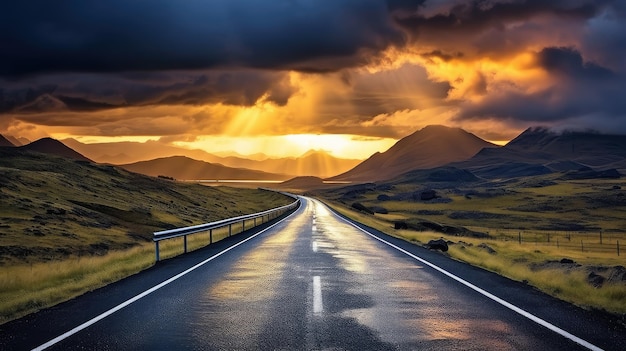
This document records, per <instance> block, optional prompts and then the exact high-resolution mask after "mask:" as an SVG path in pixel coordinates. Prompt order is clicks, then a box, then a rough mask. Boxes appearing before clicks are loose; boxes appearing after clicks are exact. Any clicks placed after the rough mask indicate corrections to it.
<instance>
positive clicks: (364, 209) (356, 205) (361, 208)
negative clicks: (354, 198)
mask: <svg viewBox="0 0 626 351" xmlns="http://www.w3.org/2000/svg"><path fill="white" fill-rule="evenodd" d="M352 208H354V209H355V210H359V211H361V212H365V213H369V214H374V212H373V211H372V210H370V209H369V208H367V207H365V205H363V204H362V203H360V202H355V203H353V204H352Z"/></svg>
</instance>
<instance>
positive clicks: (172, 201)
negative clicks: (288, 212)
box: [0, 150, 293, 323]
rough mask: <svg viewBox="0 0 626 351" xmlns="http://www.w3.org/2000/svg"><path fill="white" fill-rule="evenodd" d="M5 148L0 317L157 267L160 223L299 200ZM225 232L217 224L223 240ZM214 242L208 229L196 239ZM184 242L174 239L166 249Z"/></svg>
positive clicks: (180, 223)
mask: <svg viewBox="0 0 626 351" xmlns="http://www.w3.org/2000/svg"><path fill="white" fill-rule="evenodd" d="M0 156H1V157H0V323H4V322H6V321H8V320H11V319H13V318H16V317H19V316H22V315H25V314H27V313H30V312H33V311H36V310H38V309H40V308H43V307H47V306H51V305H54V304H56V303H59V302H61V301H64V300H68V299H70V298H72V297H74V296H77V295H80V294H82V293H84V292H86V291H89V290H92V289H95V288H97V287H101V286H104V285H106V284H107V283H110V282H112V281H116V280H119V279H121V278H123V277H126V276H128V275H131V274H134V273H136V272H139V271H140V270H142V269H145V268H147V267H150V266H151V265H153V264H154V259H155V255H154V244H153V242H152V233H153V232H154V231H160V230H165V229H170V228H175V227H184V226H190V225H196V224H201V223H206V222H212V221H216V220H219V219H224V218H229V217H234V216H239V215H243V214H249V213H255V212H260V211H263V210H267V209H270V208H275V207H279V206H282V205H286V204H288V203H291V202H292V201H293V199H291V198H289V197H286V196H284V195H281V194H278V193H273V192H268V191H265V190H259V189H239V188H230V187H208V186H203V185H199V184H192V183H180V182H175V181H171V180H167V179H159V178H152V177H146V176H142V175H138V174H134V173H130V172H127V171H124V170H122V169H119V168H116V167H112V166H107V165H98V164H92V163H87V162H80V161H72V160H67V159H63V158H59V157H54V156H50V155H42V154H35V153H32V154H31V153H22V154H14V153H8V152H5V153H4V154H2V150H0ZM251 226H252V223H247V224H246V227H251ZM224 236H225V234H224V233H223V231H216V232H215V233H214V241H217V240H219V239H220V238H222V237H224ZM181 240H182V239H181ZM207 243H208V238H207V239H206V240H205V238H203V237H202V236H201V235H199V236H197V237H190V240H189V242H188V247H189V249H190V250H193V249H195V248H197V247H200V246H203V245H205V244H207ZM182 247H183V245H182V243H181V242H179V240H167V241H166V242H164V243H163V244H162V245H161V257H162V258H167V257H171V256H174V255H176V254H179V253H180V252H182Z"/></svg>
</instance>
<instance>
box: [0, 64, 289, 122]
mask: <svg viewBox="0 0 626 351" xmlns="http://www.w3.org/2000/svg"><path fill="white" fill-rule="evenodd" d="M0 83H2V80H0ZM294 89H295V88H294V87H292V86H291V85H290V84H289V81H288V74H287V73H284V72H267V71H258V70H237V71H184V72H183V71H177V72H161V73H159V72H143V73H127V74H123V75H120V74H110V75H102V74H98V75H95V74H84V73H83V74H80V73H74V74H65V75H52V76H41V77H35V78H30V79H28V81H26V82H19V83H18V82H11V81H5V82H4V84H3V88H0V113H2V112H15V113H28V112H40V111H41V110H42V109H46V108H47V109H49V110H50V109H53V107H54V106H52V105H51V104H52V103H53V102H52V101H53V100H54V101H55V103H56V109H58V110H70V111H89V110H101V109H109V108H115V107H127V106H146V105H159V104H165V105H202V104H210V103H223V104H228V105H240V106H251V105H254V103H255V102H256V101H258V100H259V99H260V98H262V97H263V98H266V100H267V101H271V102H274V103H275V104H276V105H279V106H282V105H285V104H286V103H287V101H288V99H289V97H290V96H291V94H292V93H293V92H294Z"/></svg>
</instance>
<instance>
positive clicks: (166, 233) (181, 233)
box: [152, 189, 300, 262]
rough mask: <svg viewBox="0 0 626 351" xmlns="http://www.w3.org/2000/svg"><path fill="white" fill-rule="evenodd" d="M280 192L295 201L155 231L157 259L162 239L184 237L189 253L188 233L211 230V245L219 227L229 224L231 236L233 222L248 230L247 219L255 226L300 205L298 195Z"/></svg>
mask: <svg viewBox="0 0 626 351" xmlns="http://www.w3.org/2000/svg"><path fill="white" fill-rule="evenodd" d="M262 190H268V189H262ZM279 193H281V194H283V195H286V196H289V197H291V198H293V199H295V201H294V202H292V203H291V204H289V205H285V206H281V207H277V208H273V209H270V210H267V211H263V212H258V213H252V214H248V215H243V216H239V217H232V218H226V219H222V220H219V221H215V222H211V223H204V224H199V225H194V226H189V227H183V228H175V229H169V230H163V231H159V232H154V233H153V234H152V235H153V239H152V240H153V241H154V247H155V255H156V261H157V262H158V261H159V260H160V256H159V242H160V241H161V240H167V239H174V238H180V237H183V250H184V253H187V236H188V235H192V234H198V233H206V232H209V245H210V244H212V243H213V230H214V229H219V228H223V227H226V226H228V236H229V237H230V236H231V235H232V226H233V224H237V223H239V222H241V225H242V228H241V232H243V231H245V230H246V227H245V225H246V221H248V220H254V225H253V227H255V226H256V225H257V219H258V218H261V220H263V218H264V217H267V220H266V222H269V221H270V220H272V219H275V218H277V217H280V216H281V215H283V214H284V213H286V212H288V211H291V210H293V209H296V208H297V207H298V206H299V205H300V198H299V197H297V196H296V195H293V194H289V193H283V192H279Z"/></svg>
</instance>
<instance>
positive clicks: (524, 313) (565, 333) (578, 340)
mask: <svg viewBox="0 0 626 351" xmlns="http://www.w3.org/2000/svg"><path fill="white" fill-rule="evenodd" d="M320 203H321V204H323V205H324V206H326V207H327V208H328V209H329V210H330V212H331V213H333V214H334V215H335V216H337V217H338V218H339V219H341V220H342V221H344V222H346V223H348V224H350V225H351V226H353V227H355V228H357V229H358V230H360V231H361V232H363V233H365V234H367V235H368V236H370V237H372V238H374V239H376V240H378V241H380V242H382V243H383V244H385V245H388V246H390V247H392V248H394V249H396V250H398V251H400V252H402V253H403V254H405V255H407V256H409V257H411V258H413V259H415V260H417V261H419V262H421V263H423V264H425V265H427V266H429V267H430V268H432V269H434V270H436V271H438V272H439V273H442V274H444V275H446V276H448V277H450V278H452V279H454V280H456V281H457V282H459V283H461V284H463V285H465V286H467V287H468V288H470V289H472V290H474V291H476V292H478V293H479V294H481V295H483V296H485V297H487V298H489V299H491V300H493V301H495V302H497V303H499V304H500V305H502V306H504V307H506V308H508V309H510V310H512V311H514V312H516V313H518V314H520V315H522V316H524V317H526V318H528V319H530V320H531V321H533V322H535V323H537V324H539V325H541V326H543V327H545V328H547V329H550V330H552V331H553V332H555V333H557V334H559V335H561V336H563V337H565V338H567V339H569V340H571V341H573V342H575V343H577V344H579V345H581V346H584V347H586V348H588V349H589V350H593V351H603V349H602V348H600V347H598V346H596V345H594V344H592V343H590V342H588V341H586V340H583V339H581V338H579V337H577V336H576V335H574V334H571V333H569V332H568V331H566V330H563V329H561V328H559V327H557V326H556V325H554V324H552V323H550V322H548V321H546V320H543V319H541V318H539V317H537V316H535V315H534V314H532V313H530V312H528V311H525V310H523V309H521V308H519V307H517V306H515V305H513V304H512V303H510V302H508V301H505V300H503V299H501V298H499V297H497V296H495V295H493V294H492V293H490V292H488V291H486V290H484V289H482V288H480V287H478V286H476V285H474V284H472V283H470V282H468V281H467V280H465V279H463V278H461V277H458V276H456V275H454V274H452V273H450V272H448V271H446V270H445V269H443V268H441V267H439V266H437V265H435V264H433V263H430V262H428V261H426V260H425V259H423V258H421V257H419V256H417V255H414V254H412V253H410V252H408V251H407V250H405V249H403V248H401V247H399V246H397V245H394V244H392V243H390V242H388V241H386V240H384V239H382V238H379V237H378V236H376V235H374V234H372V233H370V232H369V231H367V230H366V229H364V228H361V227H360V226H358V225H357V224H356V223H354V222H352V221H351V220H349V219H346V218H344V217H343V216H341V215H339V214H337V213H336V212H335V210H333V209H332V208H330V206H328V205H326V204H325V203H323V202H322V201H320ZM362 225H363V224H362Z"/></svg>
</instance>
